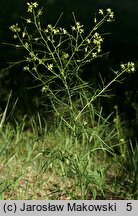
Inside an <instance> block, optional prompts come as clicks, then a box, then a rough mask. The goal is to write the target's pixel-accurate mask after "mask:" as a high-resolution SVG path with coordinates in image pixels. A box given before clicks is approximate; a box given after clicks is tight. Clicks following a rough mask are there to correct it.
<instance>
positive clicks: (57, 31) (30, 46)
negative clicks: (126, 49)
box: [10, 2, 135, 132]
mask: <svg viewBox="0 0 138 216" xmlns="http://www.w3.org/2000/svg"><path fill="white" fill-rule="evenodd" d="M27 7H28V9H27V12H28V18H24V20H25V22H26V24H25V27H20V26H19V25H18V23H16V24H15V25H12V26H11V27H10V29H11V30H12V32H13V33H14V35H13V37H14V38H15V39H16V40H17V41H18V42H17V44H16V47H18V48H23V49H25V50H26V51H27V55H26V56H25V58H24V62H25V66H24V67H23V70H24V71H28V72H29V73H31V74H32V76H33V77H34V78H35V79H36V80H38V81H39V83H40V86H41V89H42V93H43V94H44V95H46V97H47V98H48V99H50V102H51V105H52V108H53V110H54V111H55V114H56V116H58V117H59V119H60V120H61V122H63V123H65V124H66V126H67V127H68V128H70V129H71V130H72V131H74V132H75V131H76V125H78V124H79V125H80V123H81V124H83V126H85V125H87V124H88V122H87V120H86V116H89V118H90V120H91V121H92V120H94V119H92V118H93V115H95V114H93V112H95V111H94V110H95V108H94V106H93V102H94V101H95V100H97V99H98V98H99V97H101V96H103V95H104V96H106V91H107V90H108V89H109V87H110V86H111V85H112V84H113V83H114V82H116V81H118V80H119V79H120V77H121V76H122V75H123V74H124V73H125V72H134V70H135V68H134V64H133V63H132V62H129V63H127V64H121V68H120V69H119V70H118V71H112V72H113V74H114V78H113V79H112V80H111V81H109V83H107V84H105V83H103V86H102V87H101V88H99V89H96V90H95V89H93V87H92V85H91V83H89V82H86V81H84V79H83V78H82V67H83V66H84V65H86V64H88V63H90V62H92V61H93V60H94V59H96V58H99V57H102V56H103V55H104V53H103V52H102V44H103V42H104V34H103V35H102V34H100V33H99V28H100V27H101V26H102V25H103V24H104V23H108V22H112V21H114V12H112V11H111V9H110V8H108V9H106V10H103V9H100V10H99V11H98V14H97V15H96V16H95V18H94V26H93V27H92V30H90V32H89V33H86V32H85V29H84V26H83V25H82V24H81V23H80V22H78V21H77V19H76V17H75V14H73V19H74V25H73V26H71V28H70V29H68V30H66V29H65V28H63V27H59V26H58V25H59V20H58V21H57V22H56V24H55V25H51V24H48V25H47V26H46V27H43V26H42V25H41V15H42V9H38V4H37V2H33V3H32V2H31V3H27ZM60 18H61V17H60ZM32 29H33V30H34V31H33V33H32ZM84 72H85V71H84ZM95 113H96V112H95ZM96 115H98V114H96Z"/></svg>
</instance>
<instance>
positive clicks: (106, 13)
mask: <svg viewBox="0 0 138 216" xmlns="http://www.w3.org/2000/svg"><path fill="white" fill-rule="evenodd" d="M98 13H99V14H100V15H102V16H103V17H107V22H112V21H114V12H113V11H112V10H111V8H107V9H106V10H105V11H104V10H103V9H99V12H98Z"/></svg>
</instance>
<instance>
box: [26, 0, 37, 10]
mask: <svg viewBox="0 0 138 216" xmlns="http://www.w3.org/2000/svg"><path fill="white" fill-rule="evenodd" d="M27 6H28V10H27V12H29V13H32V11H33V9H34V8H37V7H38V3H37V2H31V3H29V2H27Z"/></svg>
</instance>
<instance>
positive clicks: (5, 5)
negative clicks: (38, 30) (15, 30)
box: [0, 0, 138, 138]
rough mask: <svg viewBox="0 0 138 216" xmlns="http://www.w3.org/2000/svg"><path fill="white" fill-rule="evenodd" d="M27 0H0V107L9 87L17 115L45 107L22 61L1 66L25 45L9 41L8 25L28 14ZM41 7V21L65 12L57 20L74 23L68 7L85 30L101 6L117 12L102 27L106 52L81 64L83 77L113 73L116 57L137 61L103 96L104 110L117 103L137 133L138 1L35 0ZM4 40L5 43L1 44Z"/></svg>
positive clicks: (15, 58)
mask: <svg viewBox="0 0 138 216" xmlns="http://www.w3.org/2000/svg"><path fill="white" fill-rule="evenodd" d="M27 2H28V1H26V0H21V1H19V0H7V1H5V0H1V1H0V112H2V111H4V108H5V105H6V102H7V98H8V95H9V92H10V90H12V92H13V94H12V100H13V102H12V103H11V105H12V104H13V103H14V101H15V100H16V99H17V98H18V103H17V105H16V109H15V115H17V116H22V115H24V114H28V115H32V114H34V112H36V111H37V110H43V109H44V108H43V105H42V98H41V91H40V89H39V88H37V89H36V88H35V89H34V88H31V87H32V86H34V85H36V84H37V83H35V81H34V80H33V79H32V77H31V75H30V74H28V73H27V72H24V71H23V70H22V65H16V66H15V67H12V68H9V69H7V70H3V69H5V68H7V67H8V66H9V63H8V62H14V61H16V62H17V61H20V60H22V59H23V55H24V51H23V50H20V49H18V48H15V47H12V46H10V45H8V43H9V44H12V43H15V41H14V39H13V37H12V33H11V31H10V30H9V26H11V25H12V24H15V23H22V22H23V19H22V18H21V17H26V16H27V12H26V11H27V6H26V3H27ZM37 2H38V4H39V5H40V6H42V7H43V11H44V13H43V16H42V23H43V25H44V26H45V25H47V24H50V23H51V24H54V23H56V21H57V19H58V18H59V16H60V14H61V12H63V15H62V18H61V20H60V25H61V26H64V27H66V28H69V27H70V25H72V23H73V17H72V12H74V13H75V16H76V19H77V20H78V21H80V22H81V23H82V24H84V27H85V29H86V32H87V31H89V30H90V29H91V28H92V27H93V19H94V16H95V13H96V12H97V11H98V9H100V8H103V9H104V8H111V9H112V10H113V11H114V12H115V22H114V23H109V24H108V25H104V26H103V27H102V28H101V30H100V31H101V32H103V33H106V32H108V33H110V34H108V35H107V36H105V42H104V47H103V51H104V52H109V54H108V55H106V56H105V57H103V58H102V59H97V60H96V61H93V62H92V63H91V64H89V65H88V66H87V67H86V68H84V78H85V79H86V80H90V81H91V82H95V83H99V82H100V78H99V74H101V76H102V77H103V79H106V80H108V79H109V80H110V78H112V71H111V69H110V68H112V69H117V68H118V67H119V65H120V63H122V62H123V63H126V62H128V61H133V62H134V63H135V65H136V72H135V73H134V74H127V75H126V76H124V80H123V82H122V83H116V84H114V85H113V87H112V94H113V95H114V96H113V97H112V98H111V99H101V106H103V109H104V112H105V115H107V114H109V113H111V112H112V111H114V106H116V105H117V106H118V109H119V113H120V115H121V116H122V120H123V121H126V122H127V126H128V130H129V129H130V136H131V137H133V138H137V135H138V74H137V70H138V51H137V50H138V40H137V38H138V28H137V24H138V1H136V0H133V1H132V0H131V1H128V0H122V1H113V0H110V1H108V0H79V1H77V0H47V1H46V0H38V1H37ZM5 43H7V44H5Z"/></svg>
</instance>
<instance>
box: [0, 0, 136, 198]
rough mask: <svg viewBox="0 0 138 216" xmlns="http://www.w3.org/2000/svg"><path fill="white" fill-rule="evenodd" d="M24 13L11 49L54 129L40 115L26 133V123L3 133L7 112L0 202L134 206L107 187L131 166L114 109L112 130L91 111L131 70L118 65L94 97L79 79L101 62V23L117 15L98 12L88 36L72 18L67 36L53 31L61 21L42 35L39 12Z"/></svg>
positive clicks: (63, 31)
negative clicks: (108, 201)
mask: <svg viewBox="0 0 138 216" xmlns="http://www.w3.org/2000/svg"><path fill="white" fill-rule="evenodd" d="M27 6H28V10H27V12H28V17H27V18H25V19H24V20H25V22H26V23H27V24H26V25H27V26H23V27H21V26H19V25H18V23H16V24H15V25H12V26H11V27H10V29H11V30H12V32H13V37H14V38H15V39H16V40H17V41H18V42H17V44H16V45H15V46H16V47H18V48H23V49H24V50H25V51H26V52H27V55H26V56H25V57H24V60H23V61H24V63H25V66H24V67H23V71H25V72H24V73H26V71H28V72H29V73H30V74H32V77H34V78H35V80H37V81H38V86H39V88H41V91H42V94H43V96H45V98H46V102H47V100H49V101H50V104H51V109H52V111H53V113H54V115H53V116H54V117H53V118H52V122H53V124H52V127H51V128H50V125H46V123H45V127H43V123H42V119H41V115H40V112H39V113H38V115H37V120H36V119H30V121H29V126H27V130H25V126H26V119H25V118H24V119H23V121H22V123H21V124H19V123H17V122H16V126H15V128H13V126H11V125H5V126H4V121H5V118H6V113H7V107H6V108H5V112H4V113H3V115H2V116H1V123H0V125H1V130H0V134H1V140H0V142H1V146H2V150H1V155H2V156H3V159H2V168H1V170H4V171H5V172H3V173H4V174H5V176H3V175H2V180H1V181H2V183H1V186H2V189H1V190H0V193H1V196H2V197H3V198H5V197H6V198H7V197H8V198H11V199H12V198H14V199H17V198H20V199H38V198H42V199H97V198H98V197H99V198H100V199H101V198H107V197H108V195H109V198H112V195H113V193H114V191H113V190H115V191H117V195H118V197H119V198H122V197H123V198H124V196H126V197H127V198H128V199H131V198H134V197H133V195H132V191H131V190H130V191H129V192H128V191H126V190H125V189H124V190H123V191H122V185H119V184H118V185H117V186H118V188H117V189H118V190H116V181H113V182H112V178H114V179H117V178H121V177H122V181H121V183H122V182H123V184H124V180H123V178H124V175H123V174H124V173H126V170H127V165H126V161H127V159H128V154H127V141H126V139H125V134H124V131H123V129H122V125H121V122H120V117H119V114H118V112H117V108H116V116H115V119H114V124H111V123H110V122H109V118H110V115H109V116H107V117H103V110H102V108H100V109H98V108H97V105H96V102H98V103H99V99H100V98H101V97H108V96H109V94H108V91H109V88H111V85H112V84H113V83H115V82H117V81H118V82H119V81H120V79H121V76H122V75H123V74H124V73H126V72H127V73H131V72H134V70H135V68H134V64H133V63H132V62H128V63H125V64H121V67H120V69H119V70H118V71H114V70H111V71H112V73H113V78H112V79H111V80H110V81H109V82H108V83H105V82H104V80H103V79H102V78H101V81H102V86H99V87H98V88H96V89H95V88H94V87H93V85H92V84H91V83H90V82H86V81H84V80H83V78H82V77H83V76H82V74H83V73H84V72H85V71H83V66H84V65H87V64H88V63H89V62H92V61H93V60H94V59H96V58H99V57H102V56H103V55H104V53H102V43H103V41H104V36H105V34H100V33H99V31H98V30H99V28H100V27H101V25H102V24H103V23H108V22H111V21H112V20H113V19H114V13H113V12H112V11H111V9H107V10H102V9H100V10H99V12H98V15H97V16H95V18H94V23H95V26H94V27H93V28H92V30H91V31H90V32H89V33H87V34H85V29H84V26H83V25H82V24H81V23H80V22H78V21H77V20H76V17H75V15H74V14H73V19H74V25H73V26H71V28H70V29H68V30H66V29H65V28H63V27H58V25H59V20H58V21H57V23H56V24H55V25H54V26H53V25H50V24H49V25H47V27H44V28H43V27H42V26H41V19H40V16H41V15H42V10H41V9H38V4H37V3H36V2H34V3H27ZM28 26H29V27H28ZM32 29H33V30H32ZM33 32H34V33H33ZM7 106H8V104H7ZM115 147H118V149H119V153H120V154H119V155H118V154H116V153H115ZM133 152H134V151H133ZM135 158H136V156H135V153H133V161H131V160H130V162H129V163H130V164H131V165H132V167H134V171H132V172H131V173H132V175H133V180H134V183H133V182H132V181H131V177H130V176H129V174H128V173H127V174H126V181H127V184H128V186H130V187H131V186H133V190H135V189H136V182H137V175H136V171H135V168H136V164H137V161H136V160H135ZM16 161H18V168H17V171H16V172H15V170H12V169H10V173H11V172H12V173H14V175H13V176H14V177H15V178H9V174H10V173H7V170H8V169H9V168H11V166H12V165H14V164H16ZM16 166H17V164H16ZM113 166H114V168H113V170H111V167H113ZM13 167H15V166H13ZM132 169H133V168H132ZM122 171H123V174H122V175H120V173H121V172H122ZM26 173H27V174H26ZM26 175H27V176H26ZM22 177H23V178H22ZM26 179H27V180H26ZM32 182H33V184H32ZM32 185H33V186H32ZM37 188H39V191H37ZM45 191H46V192H45ZM135 194H136V193H135ZM113 197H114V196H113Z"/></svg>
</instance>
